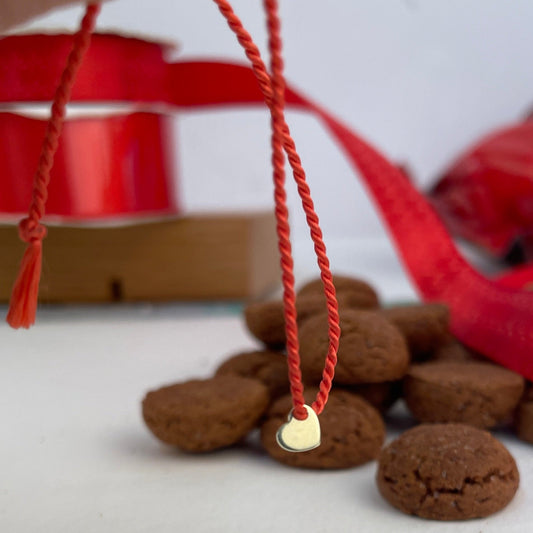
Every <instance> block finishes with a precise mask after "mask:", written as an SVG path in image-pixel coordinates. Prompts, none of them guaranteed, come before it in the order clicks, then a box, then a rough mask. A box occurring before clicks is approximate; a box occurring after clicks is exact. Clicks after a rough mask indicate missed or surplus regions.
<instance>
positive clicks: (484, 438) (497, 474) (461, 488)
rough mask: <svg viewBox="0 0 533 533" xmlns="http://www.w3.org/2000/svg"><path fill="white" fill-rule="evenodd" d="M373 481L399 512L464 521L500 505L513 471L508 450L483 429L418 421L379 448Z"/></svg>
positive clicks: (508, 495) (511, 488) (514, 480)
mask: <svg viewBox="0 0 533 533" xmlns="http://www.w3.org/2000/svg"><path fill="white" fill-rule="evenodd" d="M376 481H377V485H378V488H379V491H380V493H381V495H382V496H383V497H384V498H385V499H386V500H387V501H388V502H389V503H390V504H391V505H393V506H394V507H396V508H398V509H400V510H401V511H403V512H404V513H407V514H414V515H418V516H421V517H423V518H429V519H432V520H466V519H470V518H482V517H485V516H488V515H490V514H493V513H495V512H496V511H499V510H500V509H502V508H503V507H505V506H506V505H507V504H508V503H509V502H510V501H511V500H512V498H513V496H514V494H515V492H516V490H517V488H518V484H519V474H518V469H517V467H516V463H515V461H514V459H513V457H512V456H511V454H510V453H509V452H508V451H507V449H506V448H505V446H504V445H503V444H502V443H501V442H499V441H498V440H496V439H495V438H494V437H493V436H492V435H491V434H490V433H488V432H487V431H483V430H480V429H477V428H474V427H471V426H467V425H463V424H434V425H430V424H423V425H420V426H416V427H414V428H412V429H410V430H408V431H406V432H405V433H403V434H402V435H401V436H400V437H399V438H398V439H396V440H395V441H393V442H392V443H391V444H389V445H388V446H387V447H385V448H384V449H383V451H382V452H381V455H380V458H379V466H378V472H377V476H376Z"/></svg>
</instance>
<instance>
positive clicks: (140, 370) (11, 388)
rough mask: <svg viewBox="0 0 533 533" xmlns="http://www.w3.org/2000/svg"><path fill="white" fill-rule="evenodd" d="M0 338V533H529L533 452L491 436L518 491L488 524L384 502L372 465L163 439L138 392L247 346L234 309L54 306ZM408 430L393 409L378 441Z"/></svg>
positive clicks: (201, 369)
mask: <svg viewBox="0 0 533 533" xmlns="http://www.w3.org/2000/svg"><path fill="white" fill-rule="evenodd" d="M333 255H335V253H333ZM375 259H376V261H377V262H378V263H379V264H383V261H384V260H385V259H386V261H385V263H386V264H388V265H389V268H390V272H389V274H388V275H387V276H382V279H381V282H382V283H383V284H384V285H385V286H387V287H388V288H390V290H391V292H390V293H389V294H392V295H393V298H398V297H400V296H405V297H407V296H409V295H410V294H411V295H412V290H411V289H410V288H409V286H408V285H407V282H406V281H405V279H404V278H403V275H402V274H401V271H400V270H399V268H398V265H397V263H395V261H394V259H392V254H391V252H390V251H387V250H383V251H382V253H381V252H380V254H377V255H376V257H375ZM365 261H366V262H367V267H366V268H367V270H368V272H369V274H370V273H373V276H374V278H375V277H376V276H378V277H379V274H376V272H378V270H379V269H377V268H376V266H375V265H374V264H372V261H370V262H368V258H367V259H365ZM350 264H351V265H352V266H353V265H354V263H353V262H352V261H351V259H350ZM355 266H356V268H359V267H360V265H359V264H358V263H357V260H356V261H355ZM345 270H346V269H345ZM363 270H364V268H363ZM387 280H388V281H387ZM381 286H382V287H383V285H381ZM0 335H1V339H2V350H1V352H2V353H1V356H0V394H1V396H0V416H1V420H2V425H1V430H0V531H1V532H2V533H4V532H5V533H19V532H41V531H44V532H54V533H63V532H69V533H70V532H73V531H76V532H82V533H83V532H93V531H95V532H102V533H104V532H113V533H122V532H128V533H136V532H154V533H159V532H161V533H164V532H167V531H168V532H172V533H177V532H241V531H242V532H251V533H255V532H265V533H267V532H268V533H272V532H275V531H279V532H296V531H302V532H306V533H315V532H316V533H318V532H344V531H353V532H357V533H366V532H369V533H370V532H372V533H376V532H381V531H387V532H398V533H401V532H410V533H413V532H418V531H436V532H439V533H444V532H446V533H447V532H454V533H462V532H471V533H479V532H483V533H489V532H498V533H501V532H517V533H518V532H520V533H522V532H525V531H529V530H531V525H533V518H532V517H531V515H530V509H531V502H532V494H533V461H532V457H533V448H532V447H531V446H529V445H527V444H525V443H521V442H520V441H518V440H517V439H516V438H515V437H513V436H512V435H510V434H502V433H498V435H497V436H498V437H499V438H501V439H502V440H503V442H504V443H505V444H506V445H507V446H508V448H509V450H510V451H511V452H512V454H513V455H514V456H515V458H516V460H517V463H518V466H519V470H520V474H521V486H520V489H519V491H518V493H517V495H516V497H515V498H514V500H513V501H512V502H511V504H510V505H509V506H508V507H507V508H506V509H505V510H504V511H502V512H500V513H498V514H496V515H494V516H492V517H490V518H487V519H483V520H474V521H468V522H452V523H439V522H432V521H426V520H422V519H419V518H415V517H409V516H405V515H403V514H401V513H400V512H398V511H396V510H394V509H393V508H391V507H390V506H389V505H388V504H387V503H386V502H384V501H383V500H382V499H381V497H380V496H379V494H378V492H377V489H376V486H375V483H374V475H375V469H376V465H375V463H370V464H367V465H365V466H363V467H359V468H356V469H351V470H344V471H338V472H337V471H335V472H315V471H305V470H296V469H292V468H289V467H285V466H283V465H279V464H277V463H275V462H274V461H273V460H271V459H270V458H269V457H268V456H265V455H264V454H263V453H262V452H261V451H260V450H259V448H258V447H257V446H256V445H254V439H253V438H252V439H251V440H250V444H249V445H248V446H247V447H245V446H243V447H240V448H235V449H228V450H224V451H221V452H218V453H214V454H209V455H201V456H194V455H187V454H184V453H181V452H179V451H176V450H173V449H171V448H169V447H166V446H164V445H162V444H160V443H159V442H158V441H156V440H155V439H154V438H153V437H152V435H151V434H150V433H149V432H148V431H147V429H146V428H145V427H144V425H143V422H142V419H141V415H140V402H141V399H142V397H143V395H144V393H145V392H146V391H147V390H149V389H151V388H155V387H158V386H160V385H162V384H165V383H171V382H175V381H180V380H184V379H187V378H190V377H193V376H195V377H197V376H200V377H207V376H209V375H210V374H211V373H212V371H213V370H214V368H215V367H216V365H217V364H218V362H219V361H221V360H222V359H223V358H225V357H226V356H227V355H229V354H232V353H235V352H237V351H239V350H242V349H248V348H250V349H251V348H254V347H255V346H256V344H255V343H254V341H253V340H252V339H251V338H250V336H249V335H248V334H247V332H246V331H245V329H244V327H243V323H242V320H241V316H240V307H239V306H238V305H232V304H217V305H213V306H204V305H184V304H173V305H161V306H151V305H148V304H140V305H134V306H122V305H119V306H115V307H104V306H99V307H51V308H44V309H41V310H40V312H39V316H38V322H37V325H36V326H35V327H34V328H33V329H31V330H29V331H13V330H11V329H9V328H8V327H7V326H6V325H2V326H0ZM408 424H409V420H408V419H407V420H406V419H405V418H402V415H401V414H397V415H396V417H394V418H393V420H392V421H391V424H390V425H389V432H388V440H390V439H391V438H393V437H394V436H395V435H397V434H398V433H399V431H400V430H401V429H403V428H405V427H407V425H408Z"/></svg>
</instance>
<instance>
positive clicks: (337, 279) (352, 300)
mask: <svg viewBox="0 0 533 533" xmlns="http://www.w3.org/2000/svg"><path fill="white" fill-rule="evenodd" d="M333 284H334V285H335V292H336V294H337V297H338V296H339V295H341V294H342V295H343V297H345V298H346V303H347V305H349V306H350V307H353V308H357V309H374V308H377V307H379V297H378V295H377V292H376V291H375V290H374V288H373V287H372V286H371V285H369V284H368V283H367V282H366V281H363V280H361V279H357V278H352V277H349V276H340V275H333ZM297 296H298V298H300V297H304V296H305V297H307V296H320V297H323V296H324V285H323V284H322V279H321V278H315V279H313V280H312V281H309V282H308V283H306V284H305V285H302V286H301V287H300V288H299V289H298V292H297Z"/></svg>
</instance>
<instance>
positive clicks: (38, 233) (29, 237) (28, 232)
mask: <svg viewBox="0 0 533 533" xmlns="http://www.w3.org/2000/svg"><path fill="white" fill-rule="evenodd" d="M47 233H48V230H47V229H46V227H45V226H43V225H42V224H40V223H39V222H38V221H37V220H33V219H31V218H29V217H26V218H23V219H22V220H21V221H20V222H19V237H20V238H21V240H23V241H24V242H27V243H32V242H35V241H42V240H43V239H44V238H45V237H46V234H47Z"/></svg>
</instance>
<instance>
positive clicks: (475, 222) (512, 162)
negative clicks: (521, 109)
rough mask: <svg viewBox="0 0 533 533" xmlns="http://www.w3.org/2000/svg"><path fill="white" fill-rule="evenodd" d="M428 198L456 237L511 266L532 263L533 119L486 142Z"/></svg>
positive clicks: (455, 165) (456, 166) (470, 152)
mask: <svg viewBox="0 0 533 533" xmlns="http://www.w3.org/2000/svg"><path fill="white" fill-rule="evenodd" d="M429 198H430V200H431V202H432V204H433V206H434V207H435V209H436V210H437V211H438V213H439V215H440V216H441V218H442V220H443V221H444V223H445V224H446V225H447V227H448V229H449V230H450V232H451V233H453V234H454V235H456V236H459V237H462V238H464V239H466V240H468V241H470V242H472V243H474V244H476V245H478V246H480V247H482V248H483V249H484V250H486V251H488V252H489V253H490V254H492V255H494V256H497V257H501V258H506V259H509V260H512V262H523V261H531V260H533V120H526V121H524V122H522V123H520V124H517V125H513V126H510V127H507V128H504V129H501V130H497V131H496V132H494V133H491V134H489V135H488V136H486V137H485V138H483V139H482V140H481V141H480V142H479V143H477V144H475V145H474V146H473V148H471V149H470V150H468V151H467V152H466V153H465V154H464V155H462V156H461V157H460V158H459V159H458V160H457V161H455V163H453V165H452V166H451V167H450V169H449V170H448V171H447V172H446V173H445V174H444V176H443V177H442V178H441V179H440V180H439V182H438V183H437V184H436V185H435V186H434V187H433V188H432V189H431V191H430V192H429Z"/></svg>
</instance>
